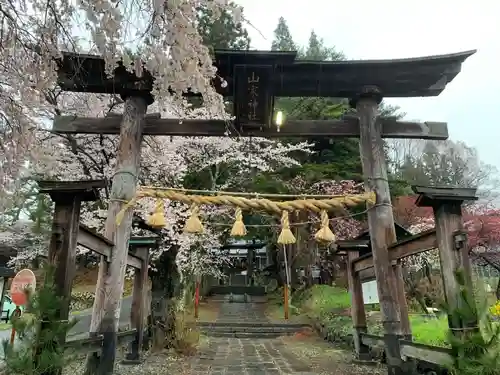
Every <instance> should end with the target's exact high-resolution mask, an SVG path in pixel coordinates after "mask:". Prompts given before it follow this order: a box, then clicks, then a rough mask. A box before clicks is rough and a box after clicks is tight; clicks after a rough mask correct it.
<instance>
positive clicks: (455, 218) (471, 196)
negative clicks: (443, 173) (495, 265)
mask: <svg viewBox="0 0 500 375" xmlns="http://www.w3.org/2000/svg"><path fill="white" fill-rule="evenodd" d="M413 190H414V191H415V192H416V193H418V194H420V196H419V198H418V199H417V201H416V204H417V205H418V206H421V207H429V206H430V207H432V208H433V211H434V218H435V222H436V237H437V244H438V248H439V259H440V263H441V275H442V278H443V286H444V294H445V298H446V302H447V304H448V305H449V306H450V308H451V309H452V310H455V309H457V308H460V303H461V299H460V298H459V294H460V288H459V285H458V283H457V279H456V271H458V270H462V272H463V276H464V279H465V284H466V287H467V288H468V289H469V290H468V291H469V293H472V276H471V266H470V259H469V254H468V248H467V243H466V242H467V241H466V240H465V241H464V239H465V235H464V238H463V239H460V238H458V237H457V235H458V236H460V234H461V233H463V224H462V203H463V202H464V201H466V200H477V199H478V198H477V197H476V189H462V188H432V187H421V186H413ZM476 323H477V322H475V321H470V322H463V321H461V320H460V319H458V317H455V316H454V315H450V314H449V315H448V324H449V326H450V328H452V330H453V332H454V333H456V334H462V333H463V332H464V330H465V329H466V328H467V327H475V326H476V325H477V324H476Z"/></svg>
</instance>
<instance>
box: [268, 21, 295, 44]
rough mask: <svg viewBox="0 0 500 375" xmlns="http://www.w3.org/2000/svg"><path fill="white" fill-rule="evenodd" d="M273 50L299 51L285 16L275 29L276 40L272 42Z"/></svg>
mask: <svg viewBox="0 0 500 375" xmlns="http://www.w3.org/2000/svg"><path fill="white" fill-rule="evenodd" d="M271 50H272V51H297V46H296V44H295V42H294V41H293V38H292V34H291V33H290V29H289V28H288V25H287V23H286V21H285V19H284V18H283V17H280V19H279V21H278V26H277V27H276V29H275V30H274V40H273V43H272V44H271Z"/></svg>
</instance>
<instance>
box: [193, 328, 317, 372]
mask: <svg viewBox="0 0 500 375" xmlns="http://www.w3.org/2000/svg"><path fill="white" fill-rule="evenodd" d="M189 373H190V375H202V374H203V375H237V374H238V375H281V374H303V375H305V374H311V375H312V374H315V373H314V372H311V368H310V367H309V366H308V365H306V364H305V363H304V362H302V361H301V360H299V359H297V358H296V357H295V356H294V355H293V354H292V353H290V352H288V351H287V350H286V347H285V345H284V344H283V342H282V341H281V340H280V339H238V338H218V337H213V338H210V340H209V343H208V348H207V349H206V350H203V351H201V352H200V353H199V354H198V355H197V356H196V358H194V359H193V361H192V364H191V369H190V372H189Z"/></svg>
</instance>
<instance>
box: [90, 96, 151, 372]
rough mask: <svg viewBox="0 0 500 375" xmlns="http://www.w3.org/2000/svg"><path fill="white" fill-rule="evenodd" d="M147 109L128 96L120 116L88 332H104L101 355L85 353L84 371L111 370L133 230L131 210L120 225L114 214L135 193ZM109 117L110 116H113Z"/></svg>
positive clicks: (139, 99) (138, 99) (143, 101)
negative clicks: (109, 248) (104, 249)
mask: <svg viewBox="0 0 500 375" xmlns="http://www.w3.org/2000/svg"><path fill="white" fill-rule="evenodd" d="M146 110H147V98H144V97H140V96H137V97H128V98H127V99H126V100H125V108H124V114H123V116H122V118H121V127H120V137H119V138H120V139H119V144H118V149H117V152H116V167H115V168H116V169H115V173H114V175H113V180H112V184H111V186H112V189H111V194H110V203H109V206H108V216H107V219H106V224H105V233H104V236H105V237H106V238H109V239H110V240H112V241H113V243H114V244H115V247H114V249H113V252H112V253H111V256H110V259H109V264H108V262H106V261H104V260H101V263H100V264H101V266H100V267H99V274H98V278H97V286H96V291H97V293H96V298H95V300H94V306H93V311H92V320H91V327H90V331H91V332H96V333H102V334H103V335H104V342H103V356H102V358H99V357H98V356H95V355H90V356H88V357H87V366H86V371H85V372H86V373H87V374H89V375H91V374H92V375H93V374H97V372H98V371H99V374H100V375H108V374H109V375H110V374H112V373H113V371H114V363H115V359H116V345H117V336H116V332H117V330H118V317H119V315H120V314H119V310H120V307H121V299H122V293H123V282H124V276H125V270H126V265H127V258H128V241H129V239H130V233H131V231H132V217H133V210H127V211H126V212H125V214H124V216H123V219H122V221H121V223H120V225H118V224H117V222H116V216H117V214H118V213H119V212H120V211H121V210H122V208H123V206H124V204H125V203H124V202H128V201H130V200H131V199H132V198H133V197H134V196H135V193H136V190H137V186H136V184H137V183H136V181H137V178H138V175H139V172H140V159H141V143H142V130H143V124H144V116H145V115H146ZM108 120H111V121H112V120H113V117H111V118H109V119H108Z"/></svg>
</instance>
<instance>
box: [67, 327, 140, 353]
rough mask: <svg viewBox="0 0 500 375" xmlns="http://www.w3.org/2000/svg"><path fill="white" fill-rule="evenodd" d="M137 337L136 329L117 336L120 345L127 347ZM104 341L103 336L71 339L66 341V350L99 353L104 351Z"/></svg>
mask: <svg viewBox="0 0 500 375" xmlns="http://www.w3.org/2000/svg"><path fill="white" fill-rule="evenodd" d="M136 335H137V330H136V329H130V330H128V331H122V332H118V334H117V339H118V340H117V341H118V345H120V346H125V345H127V344H129V343H131V342H132V341H133V340H134V338H135V336H136ZM103 339H104V336H103V335H97V336H91V337H85V338H82V339H76V340H75V339H69V340H67V341H66V343H65V345H64V348H65V349H66V350H68V349H69V350H74V351H76V352H83V353H94V352H99V351H100V350H101V349H102V342H103Z"/></svg>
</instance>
